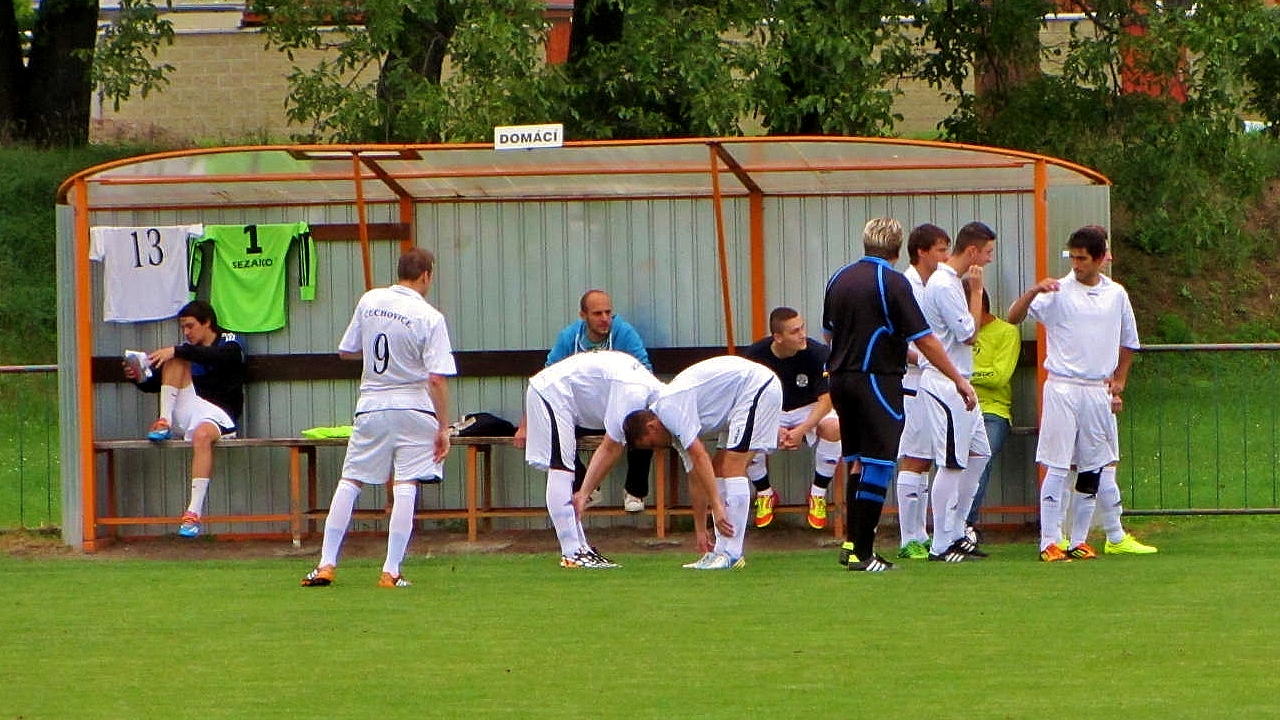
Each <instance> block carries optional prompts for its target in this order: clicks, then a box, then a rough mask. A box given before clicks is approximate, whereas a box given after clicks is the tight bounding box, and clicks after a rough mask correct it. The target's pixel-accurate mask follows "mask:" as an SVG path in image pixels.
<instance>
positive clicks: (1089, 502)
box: [1009, 225, 1156, 562]
mask: <svg viewBox="0 0 1280 720" xmlns="http://www.w3.org/2000/svg"><path fill="white" fill-rule="evenodd" d="M1067 253H1068V255H1069V256H1070V258H1071V273H1070V274H1068V275H1067V276H1065V277H1063V278H1060V279H1059V278H1046V279H1044V280H1041V281H1040V282H1038V283H1036V284H1035V285H1033V286H1032V287H1030V288H1029V289H1028V290H1027V291H1026V292H1024V293H1023V294H1022V295H1021V296H1019V297H1018V299H1017V300H1014V302H1013V305H1012V306H1010V308H1009V322H1011V323H1018V322H1021V321H1022V320H1023V319H1024V318H1026V317H1027V315H1030V316H1031V317H1033V318H1035V319H1036V320H1037V321H1038V322H1039V323H1040V324H1041V325H1044V328H1045V335H1046V338H1047V345H1048V347H1047V348H1046V354H1045V361H1044V368H1045V370H1046V371H1047V372H1048V375H1049V377H1048V380H1046V381H1045V384H1044V391H1043V396H1042V402H1041V417H1040V439H1039V442H1038V443H1037V444H1036V462H1038V463H1040V464H1041V465H1043V466H1044V468H1045V477H1044V482H1043V483H1042V484H1041V486H1040V559H1041V560H1043V561H1045V562H1062V561H1066V560H1071V559H1078V560H1089V559H1092V558H1095V557H1097V553H1096V552H1095V551H1094V550H1093V548H1091V547H1089V545H1088V544H1087V543H1086V542H1085V540H1086V538H1087V535H1088V532H1089V525H1090V523H1091V522H1092V519H1093V515H1094V511H1095V509H1096V510H1097V511H1098V512H1099V513H1100V514H1101V516H1102V517H1101V520H1102V527H1103V530H1105V531H1106V534H1107V543H1106V546H1105V547H1104V551H1105V552H1106V553H1108V554H1121V553H1123V554H1136V555H1146V554H1150V553H1154V552H1156V548H1154V547H1151V546H1150V545H1144V544H1143V543H1141V542H1139V541H1138V540H1137V539H1136V538H1134V537H1133V536H1132V535H1130V534H1128V533H1126V532H1125V531H1124V527H1123V526H1122V524H1121V522H1120V515H1121V513H1122V510H1123V508H1122V505H1121V501H1120V488H1119V486H1118V485H1117V484H1116V463H1117V462H1119V460H1120V444H1119V432H1118V428H1117V426H1116V418H1115V413H1117V412H1119V411H1120V409H1121V407H1122V405H1123V401H1122V399H1121V397H1122V393H1123V392H1124V386H1125V382H1126V380H1127V379H1128V376H1129V366H1130V363H1131V362H1132V359H1133V352H1134V351H1135V350H1137V349H1138V347H1139V345H1138V329H1137V322H1136V321H1135V320H1134V315H1133V306H1132V305H1131V304H1130V303H1129V294H1128V293H1127V292H1126V291H1125V289H1124V287H1122V286H1121V285H1120V284H1119V283H1117V282H1115V281H1113V280H1112V279H1111V278H1109V277H1107V276H1106V275H1104V274H1103V273H1102V267H1103V264H1104V263H1105V262H1106V257H1107V231H1106V230H1105V229H1104V228H1101V227H1099V226H1097V225H1086V226H1085V227H1082V228H1080V229H1079V230H1076V231H1075V232H1074V233H1072V234H1071V237H1070V238H1069V239H1068V240H1067ZM1072 466H1075V467H1076V468H1077V473H1076V486H1075V495H1074V496H1073V498H1072V502H1071V508H1072V509H1071V512H1072V522H1071V532H1070V535H1071V537H1070V539H1069V540H1068V542H1067V550H1066V551H1065V552H1064V551H1063V549H1062V548H1061V547H1059V545H1058V543H1059V542H1060V541H1061V529H1062V520H1063V517H1062V514H1063V507H1064V505H1065V503H1064V499H1065V495H1066V493H1067V492H1068V491H1067V474H1068V473H1069V472H1070V470H1071V467H1072Z"/></svg>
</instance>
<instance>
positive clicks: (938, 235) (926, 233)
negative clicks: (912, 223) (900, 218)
mask: <svg viewBox="0 0 1280 720" xmlns="http://www.w3.org/2000/svg"><path fill="white" fill-rule="evenodd" d="M939 240H941V241H943V242H945V243H946V244H947V245H950V244H951V238H950V237H948V236H947V231H946V230H943V229H942V228H940V227H938V226H937V225H934V224H932V223H925V224H923V225H917V226H916V227H915V229H913V230H912V231H911V234H910V235H908V236H907V260H909V261H910V262H911V264H912V265H915V264H916V263H917V262H919V261H920V251H921V250H931V249H933V246H934V245H937V244H938V241H939Z"/></svg>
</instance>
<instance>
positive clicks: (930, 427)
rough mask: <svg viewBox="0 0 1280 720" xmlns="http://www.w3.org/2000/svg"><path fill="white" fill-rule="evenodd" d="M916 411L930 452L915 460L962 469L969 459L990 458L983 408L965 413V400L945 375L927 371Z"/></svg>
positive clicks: (977, 407)
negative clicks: (925, 459) (925, 460)
mask: <svg viewBox="0 0 1280 720" xmlns="http://www.w3.org/2000/svg"><path fill="white" fill-rule="evenodd" d="M915 409H916V410H917V411H918V412H917V413H916V414H917V415H919V416H921V417H922V418H923V420H924V427H923V429H922V431H921V433H920V435H922V436H924V437H927V438H929V448H930V452H929V453H928V454H925V455H919V456H915V455H913V457H922V458H930V459H932V460H933V463H934V465H936V466H937V467H948V468H956V469H963V468H965V467H967V466H968V465H969V457H970V456H974V455H985V456H990V455H991V445H990V444H989V443H988V442H987V426H986V424H985V423H983V422H982V408H981V407H979V406H978V405H976V404H975V405H974V406H973V409H972V410H966V409H965V407H964V398H962V397H960V393H959V392H957V391H956V385H955V383H953V382H951V381H950V380H948V379H947V376H946V375H943V374H942V373H941V372H938V371H937V370H935V369H933V368H929V369H927V370H925V371H924V374H923V375H922V376H921V377H920V389H919V391H918V394H917V396H916V407H915Z"/></svg>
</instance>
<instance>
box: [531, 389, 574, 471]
mask: <svg viewBox="0 0 1280 720" xmlns="http://www.w3.org/2000/svg"><path fill="white" fill-rule="evenodd" d="M524 423H525V433H526V435H525V443H524V461H525V462H527V463H529V464H530V465H532V466H533V467H535V468H537V469H538V470H541V471H543V472H546V471H547V470H549V469H552V468H555V469H557V470H570V471H572V470H574V469H576V467H577V464H578V438H577V436H576V435H575V434H574V431H575V429H576V425H575V422H574V415H573V412H572V411H571V410H570V409H569V407H568V406H567V405H566V404H565V403H562V402H560V401H559V400H558V399H555V398H552V399H547V398H544V397H543V396H542V395H541V394H539V393H538V391H537V390H534V389H533V388H532V387H530V388H529V389H528V390H526V391H525V395H524Z"/></svg>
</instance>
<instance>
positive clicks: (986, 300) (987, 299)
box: [982, 288, 991, 313]
mask: <svg viewBox="0 0 1280 720" xmlns="http://www.w3.org/2000/svg"><path fill="white" fill-rule="evenodd" d="M982 312H984V313H989V312H991V296H990V295H988V294H987V289H986V288H982Z"/></svg>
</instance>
